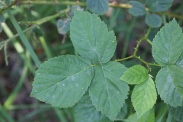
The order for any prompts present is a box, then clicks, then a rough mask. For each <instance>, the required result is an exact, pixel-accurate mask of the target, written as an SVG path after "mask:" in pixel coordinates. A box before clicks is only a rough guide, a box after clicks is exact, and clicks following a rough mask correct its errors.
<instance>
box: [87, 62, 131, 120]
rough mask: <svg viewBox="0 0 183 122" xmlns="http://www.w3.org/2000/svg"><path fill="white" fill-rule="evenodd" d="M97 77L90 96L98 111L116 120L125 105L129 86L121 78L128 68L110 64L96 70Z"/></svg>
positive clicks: (91, 87) (98, 66)
mask: <svg viewBox="0 0 183 122" xmlns="http://www.w3.org/2000/svg"><path fill="white" fill-rule="evenodd" d="M94 70H95V76H94V78H93V80H92V84H91V86H90V88H89V95H90V98H91V100H92V103H93V104H94V106H95V107H96V109H97V110H99V111H101V112H102V113H103V114H105V115H106V116H107V117H108V118H109V119H110V120H114V119H115V118H116V116H117V114H118V113H119V112H120V110H121V107H122V106H123V104H124V103H125V99H126V98H127V94H128V91H129V87H128V85H127V84H126V83H125V82H124V81H121V80H120V79H119V78H120V76H121V75H122V74H123V73H124V71H125V70H126V68H125V67H124V66H123V65H122V64H120V63H118V62H112V61H111V62H108V63H106V64H101V65H97V66H95V68H94Z"/></svg>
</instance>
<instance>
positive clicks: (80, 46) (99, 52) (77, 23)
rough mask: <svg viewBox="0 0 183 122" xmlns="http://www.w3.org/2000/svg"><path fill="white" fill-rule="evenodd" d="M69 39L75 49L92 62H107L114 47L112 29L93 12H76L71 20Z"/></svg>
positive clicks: (114, 40) (114, 38) (114, 39)
mask: <svg viewBox="0 0 183 122" xmlns="http://www.w3.org/2000/svg"><path fill="white" fill-rule="evenodd" d="M70 29H71V32H70V33H71V35H70V37H71V40H72V42H73V45H74V47H75V49H76V51H77V52H78V53H79V54H80V55H81V56H83V57H85V58H87V59H89V60H91V62H92V63H94V64H97V63H99V62H101V63H106V62H108V61H109V60H110V59H111V57H112V56H113V54H114V51H115V48H116V37H115V35H114V32H113V31H110V32H109V31H108V29H107V26H106V25H105V23H104V22H102V21H101V20H100V18H99V17H98V16H97V15H95V14H90V13H88V12H79V11H78V12H76V13H75V15H74V17H73V18H72V21H71V28H70Z"/></svg>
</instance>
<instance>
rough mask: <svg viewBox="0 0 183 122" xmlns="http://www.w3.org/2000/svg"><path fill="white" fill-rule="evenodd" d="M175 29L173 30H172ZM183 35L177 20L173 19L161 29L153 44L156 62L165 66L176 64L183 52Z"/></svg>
mask: <svg viewBox="0 0 183 122" xmlns="http://www.w3.org/2000/svg"><path fill="white" fill-rule="evenodd" d="M172 28H173V29H172ZM182 45H183V33H182V29H181V28H180V26H179V25H178V24H177V22H176V20H175V19H173V20H172V21H171V22H169V23H168V24H165V26H164V27H162V28H161V29H160V31H159V32H158V33H157V35H156V36H155V38H154V39H153V44H152V54H153V57H154V59H155V61H156V62H157V63H158V64H160V65H162V66H164V65H170V64H174V63H175V62H176V61H177V60H178V59H179V57H180V55H181V53H182V50H183V46H182Z"/></svg>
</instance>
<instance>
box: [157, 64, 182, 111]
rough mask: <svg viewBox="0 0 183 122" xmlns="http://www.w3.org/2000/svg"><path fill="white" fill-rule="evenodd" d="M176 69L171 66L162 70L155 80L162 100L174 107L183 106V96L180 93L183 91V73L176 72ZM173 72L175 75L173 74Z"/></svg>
mask: <svg viewBox="0 0 183 122" xmlns="http://www.w3.org/2000/svg"><path fill="white" fill-rule="evenodd" d="M175 67H176V66H169V67H164V68H162V69H161V70H160V71H159V72H158V74H157V75H156V80H155V81H156V88H157V91H158V94H159V95H160V97H161V99H162V100H163V101H164V102H165V103H167V104H169V105H171V106H173V107H177V106H182V103H183V97H182V96H183V95H181V93H180V92H179V91H182V88H181V86H182V82H183V80H182V79H183V78H182V77H183V76H182V74H181V72H179V71H175V70H174V69H175ZM172 72H174V73H173V74H172ZM176 73H177V74H176ZM181 78H182V79H181ZM179 85H180V86H179Z"/></svg>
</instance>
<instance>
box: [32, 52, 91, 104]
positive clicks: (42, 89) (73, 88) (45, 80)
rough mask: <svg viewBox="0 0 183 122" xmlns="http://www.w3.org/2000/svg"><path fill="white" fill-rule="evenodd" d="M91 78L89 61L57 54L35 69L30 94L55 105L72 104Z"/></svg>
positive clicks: (85, 89)
mask: <svg viewBox="0 0 183 122" xmlns="http://www.w3.org/2000/svg"><path fill="white" fill-rule="evenodd" d="M92 78H93V69H92V67H91V62H90V61H88V60H87V59H84V58H82V57H79V56H71V55H65V56H59V57H55V58H52V59H49V60H48V61H45V62H44V63H43V64H41V66H40V68H39V69H38V70H37V71H36V76H35V78H34V82H33V90H32V93H31V96H33V97H35V98H37V99H39V100H40V101H43V102H46V103H49V104H52V105H53V106H57V107H69V106H73V105H74V104H75V103H76V102H78V101H79V99H80V98H81V97H82V96H83V94H84V93H85V92H86V91H87V89H88V86H89V85H90V83H91V80H92Z"/></svg>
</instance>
